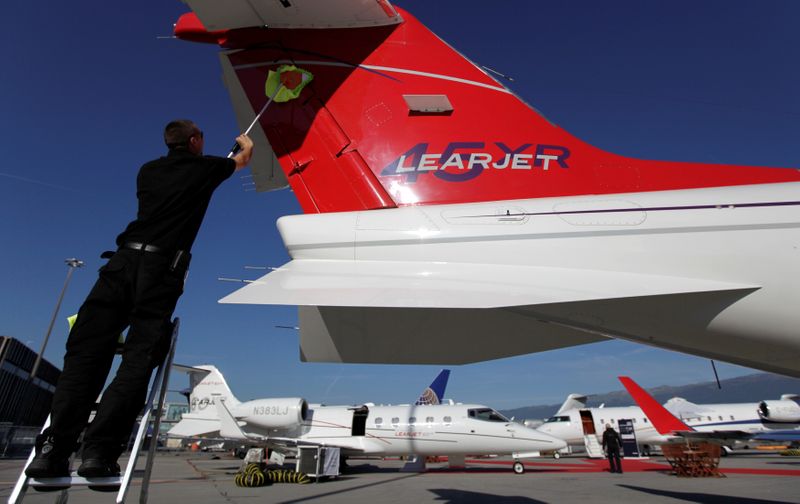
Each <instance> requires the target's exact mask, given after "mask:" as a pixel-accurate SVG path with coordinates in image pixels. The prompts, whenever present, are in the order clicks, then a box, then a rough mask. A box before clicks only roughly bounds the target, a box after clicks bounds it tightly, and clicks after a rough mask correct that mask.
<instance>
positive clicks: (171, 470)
mask: <svg viewBox="0 0 800 504" xmlns="http://www.w3.org/2000/svg"><path fill="white" fill-rule="evenodd" d="M142 460H143V459H142ZM120 462H121V463H123V464H124V460H120ZM23 464H24V461H22V460H0V498H2V502H5V501H6V500H7V499H8V496H9V495H10V493H11V490H12V488H13V485H14V483H15V481H16V478H17V476H18V475H19V471H20V470H21V468H22V465H23ZM140 464H141V461H140ZM402 466H403V463H402V462H401V461H398V460H351V461H350V472H348V473H347V474H344V475H342V476H340V477H338V478H336V479H330V480H326V481H321V482H319V483H311V484H306V485H298V484H291V483H277V484H274V485H272V486H267V487H260V488H240V487H237V486H236V485H235V484H234V482H233V475H234V473H236V472H237V471H238V470H239V468H240V467H241V461H240V460H239V459H236V458H233V457H230V456H228V455H225V454H210V453H192V452H179V453H160V454H158V456H157V458H156V462H155V467H154V471H153V480H152V482H151V485H150V499H149V502H151V503H170V504H178V503H181V504H182V503H192V504H195V503H196V504H205V503H217V502H220V503H234V504H239V503H242V504H250V503H254V502H259V503H261V502H267V503H273V502H274V503H279V502H280V503H301V502H303V503H304V502H310V503H348V504H352V503H359V502H364V503H377V504H382V503H418V502H436V503H443V502H444V503H458V504H464V503H488V502H492V503H499V502H507V503H514V504H522V503H538V502H559V503H560V502H580V503H594V502H604V503H605V502H637V503H639V502H656V503H659V502H672V503H674V502H700V503H729V502H738V503H748V504H773V503H788V502H792V503H796V502H800V457H783V456H780V455H777V454H762V453H753V454H746V455H734V456H730V457H726V458H724V459H723V460H722V462H721V464H720V468H721V472H723V473H724V474H725V475H726V477H724V478H678V477H676V476H673V475H671V474H670V472H669V466H668V465H667V464H666V462H665V461H664V459H663V458H661V457H654V458H652V459H649V460H625V461H623V468H624V469H625V473H624V474H610V473H608V472H607V464H606V462H605V461H602V460H589V459H584V458H576V457H564V458H561V459H560V460H554V459H530V460H526V461H525V467H526V472H525V473H524V474H522V475H516V474H513V473H512V471H511V461H510V460H509V459H488V460H481V461H470V462H468V464H467V467H466V468H465V469H449V468H448V467H447V464H429V465H428V471H427V472H425V473H406V472H401V470H400V469H401V468H402ZM140 467H141V465H140ZM139 490H140V487H139V484H138V481H136V482H135V483H134V486H133V487H132V488H131V490H130V492H129V494H128V499H127V502H131V503H133V502H138V500H139ZM57 495H58V494H57V493H40V492H36V491H34V490H29V491H28V493H27V496H26V498H25V502H29V503H40V502H41V503H44V502H47V503H52V502H55V500H56V496H57ZM114 497H115V494H113V493H111V494H108V493H100V492H95V491H91V490H89V489H87V488H77V487H76V488H74V489H72V490H71V491H70V502H73V503H87V504H91V503H107V502H113V501H114Z"/></svg>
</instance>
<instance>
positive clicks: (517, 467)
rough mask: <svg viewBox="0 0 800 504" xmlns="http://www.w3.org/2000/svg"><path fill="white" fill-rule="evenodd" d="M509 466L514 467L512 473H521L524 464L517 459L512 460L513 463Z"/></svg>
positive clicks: (523, 469) (523, 470)
mask: <svg viewBox="0 0 800 504" xmlns="http://www.w3.org/2000/svg"><path fill="white" fill-rule="evenodd" d="M511 467H512V469H514V474H522V473H524V472H525V466H524V465H522V462H520V461H519V460H518V461H516V462H514V465H513V466H511Z"/></svg>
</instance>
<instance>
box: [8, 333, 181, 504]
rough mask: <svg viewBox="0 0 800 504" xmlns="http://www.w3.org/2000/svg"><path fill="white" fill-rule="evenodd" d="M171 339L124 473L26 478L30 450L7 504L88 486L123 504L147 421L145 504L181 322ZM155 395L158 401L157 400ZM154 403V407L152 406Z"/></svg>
mask: <svg viewBox="0 0 800 504" xmlns="http://www.w3.org/2000/svg"><path fill="white" fill-rule="evenodd" d="M172 323H173V329H172V336H171V341H170V346H169V351H168V352H167V355H166V356H165V357H164V360H163V362H161V364H159V366H158V369H157V371H156V374H155V378H154V379H153V383H152V384H151V386H150V393H149V394H148V395H147V402H146V403H145V407H144V413H143V414H142V420H141V422H139V428H138V430H137V432H136V438H135V440H134V443H133V448H132V449H131V454H130V457H129V458H128V463H127V465H126V466H125V471H124V472H123V473H122V475H121V476H112V477H107V478H82V477H80V476H77V474H75V473H73V474H72V475H71V476H70V477H63V478H46V479H35V478H29V477H27V476H26V475H25V469H27V467H28V464H30V463H31V460H33V456H34V454H35V449H34V450H31V454H30V456H28V461H27V462H26V463H25V467H23V469H22V473H21V474H20V476H19V479H17V484H16V485H15V486H14V490H13V491H12V492H11V495H10V496H9V498H8V504H18V503H20V502H22V499H23V498H24V497H25V492H26V491H27V490H28V488H44V489H46V488H47V487H50V488H54V487H55V488H58V487H64V486H90V487H91V488H92V489H98V490H103V491H114V489H117V488H118V489H119V490H118V491H117V498H116V502H117V504H120V503H122V502H125V496H126V495H127V493H128V489H129V488H130V484H131V479H132V476H133V471H134V469H135V468H136V461H137V459H138V458H139V452H140V451H141V450H142V445H143V444H144V439H145V437H146V436H147V427H148V425H149V424H150V422H152V423H153V429H152V437H151V439H150V446H149V448H148V450H147V457H146V459H145V468H144V474H143V475H142V487H141V492H140V494H139V502H140V503H141V504H145V503H146V502H147V497H148V491H149V487H150V475H151V474H152V471H153V459H154V457H155V452H156V445H157V444H158V430H159V428H160V426H161V414H162V412H163V409H164V400H165V399H166V396H167V383H168V382H169V370H170V368H171V367H172V358H173V356H174V355H175V344H176V342H177V340H178V327H179V326H180V319H178V318H175V320H173V322H172ZM156 396H157V399H156ZM154 404H155V406H154ZM49 425H50V417H49V416H48V417H47V421H46V422H45V424H44V427H42V431H44V429H46V428H47V427H48V426H49ZM68 499H69V489H66V490H62V491H61V492H60V493H59V495H58V497H57V498H56V504H66V502H67V500H68Z"/></svg>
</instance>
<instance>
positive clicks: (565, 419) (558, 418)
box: [544, 416, 569, 423]
mask: <svg viewBox="0 0 800 504" xmlns="http://www.w3.org/2000/svg"><path fill="white" fill-rule="evenodd" d="M551 422H569V416H554V417H550V418H548V419H547V420H545V421H544V423H551Z"/></svg>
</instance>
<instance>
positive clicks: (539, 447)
mask: <svg viewBox="0 0 800 504" xmlns="http://www.w3.org/2000/svg"><path fill="white" fill-rule="evenodd" d="M184 370H186V371H188V372H189V374H190V381H191V383H192V391H191V394H190V405H191V410H190V411H189V413H185V414H184V415H183V418H182V419H181V421H180V422H178V423H177V424H176V425H175V426H174V427H172V429H170V431H169V433H168V436H171V437H190V438H196V437H199V436H209V437H215V438H222V439H226V440H242V441H249V442H252V443H258V444H263V445H265V446H267V447H269V448H271V449H273V450H276V451H279V452H283V453H294V452H295V451H296V449H297V447H298V446H326V447H338V448H340V449H341V452H342V454H343V455H344V456H348V455H349V456H353V455H369V456H399V455H411V454H414V455H417V456H419V457H425V456H428V455H447V456H448V460H449V461H450V464H451V465H454V466H463V464H464V459H465V457H466V456H467V455H511V456H513V457H514V459H515V462H514V464H513V470H514V472H516V473H518V474H519V473H522V472H524V470H525V468H524V465H523V464H522V462H520V461H519V459H522V458H528V457H538V456H540V454H541V452H552V451H557V450H560V449H562V448H564V447H565V446H566V444H565V443H564V442H563V441H561V440H560V439H556V438H554V437H552V436H549V435H547V434H544V433H542V432H539V431H536V430H533V429H529V428H527V427H524V426H522V425H519V424H516V423H512V422H511V421H510V420H508V419H507V418H505V417H504V416H503V415H501V414H500V413H498V412H497V411H495V410H493V409H492V408H489V407H486V406H481V405H477V404H413V405H412V404H407V405H399V406H383V405H381V406H376V405H374V404H371V403H368V404H361V405H357V406H324V405H309V404H308V403H307V402H306V401H305V400H304V399H301V398H270V399H256V400H252V401H247V402H240V401H239V400H238V399H236V397H235V396H234V395H233V393H232V392H231V390H230V388H229V387H228V385H227V383H226V382H225V378H224V377H223V376H222V374H221V373H220V372H219V370H218V369H217V368H215V367H214V366H209V365H204V366H197V367H194V368H185V367H184Z"/></svg>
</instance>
